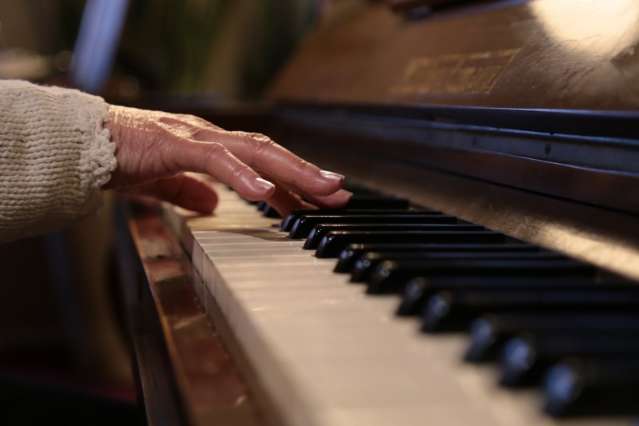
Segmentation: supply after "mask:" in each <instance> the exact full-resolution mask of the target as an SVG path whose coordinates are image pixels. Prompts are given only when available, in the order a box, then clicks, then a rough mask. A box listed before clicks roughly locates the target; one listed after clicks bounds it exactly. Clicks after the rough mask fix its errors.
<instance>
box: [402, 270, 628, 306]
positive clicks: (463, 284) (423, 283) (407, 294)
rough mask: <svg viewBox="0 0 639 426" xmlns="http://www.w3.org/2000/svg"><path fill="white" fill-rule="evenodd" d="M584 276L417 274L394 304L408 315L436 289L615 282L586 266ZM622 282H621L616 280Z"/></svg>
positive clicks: (584, 285) (535, 287)
mask: <svg viewBox="0 0 639 426" xmlns="http://www.w3.org/2000/svg"><path fill="white" fill-rule="evenodd" d="M583 272H584V274H586V276H582V275H581V271H577V272H576V273H575V274H573V272H568V273H565V272H562V273H561V274H560V273H557V275H554V274H552V273H551V276H550V277H548V276H543V275H542V276H537V277H526V276H514V275H509V276H507V277H494V276H493V277H489V276H484V277H480V276H471V277H459V278H456V279H450V278H447V277H444V278H440V279H433V278H425V277H416V278H411V279H410V280H408V282H407V283H406V285H405V286H404V288H403V292H402V300H401V302H400V304H399V307H398V308H397V315H399V316H408V315H418V314H419V313H420V312H421V311H422V309H423V307H424V304H425V303H426V300H428V298H429V297H430V296H432V295H433V293H435V292H440V291H448V290H464V289H467V290H473V291H496V290H511V289H516V290H517V291H522V290H552V289H573V288H575V287H579V288H582V289H588V288H599V287H600V286H601V285H603V284H602V282H605V283H606V285H611V284H614V283H618V282H617V281H615V280H612V279H608V278H606V279H605V280H604V279H602V278H601V277H599V276H598V277H596V279H594V278H591V277H589V275H590V272H589V271H588V270H585V271H583ZM619 284H621V282H619Z"/></svg>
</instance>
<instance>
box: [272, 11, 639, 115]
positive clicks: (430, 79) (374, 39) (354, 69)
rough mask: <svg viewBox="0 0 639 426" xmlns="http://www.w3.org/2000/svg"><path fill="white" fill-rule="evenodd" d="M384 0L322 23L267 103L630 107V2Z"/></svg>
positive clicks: (637, 48) (636, 76)
mask: <svg viewBox="0 0 639 426" xmlns="http://www.w3.org/2000/svg"><path fill="white" fill-rule="evenodd" d="M388 3H389V2H368V3H366V2H364V3H363V5H362V7H360V8H359V9H357V10H356V11H355V12H353V13H352V14H351V15H350V16H348V17H344V18H343V19H341V20H340V21H338V22H333V23H331V24H328V25H325V26H320V28H319V29H318V30H317V31H316V32H315V33H314V34H312V35H311V36H310V37H308V39H307V40H306V41H305V43H304V44H303V46H302V48H300V49H299V53H298V55H297V56H296V57H295V58H294V59H293V61H292V62H290V64H289V65H288V66H287V67H286V68H285V70H284V71H283V72H282V73H281V75H280V77H279V79H278V81H277V83H276V84H275V85H274V87H273V88H272V91H271V93H270V98H271V99H274V100H278V101H287V102H296V103H299V102H304V103H321V104H326V103H330V104H335V103H338V104H343V103H348V104H360V105H361V104H366V105H370V104H375V105H392V106H408V107H415V106H425V105H430V106H432V105H436V106H443V105H448V106H473V107H501V108H522V109H531V108H532V109H564V110H566V109H568V110H572V109H578V110H598V111H602V110H605V111H629V110H639V2H637V1H636V0H606V1H597V0H538V1H495V2H488V3H486V2H481V3H480V4H475V5H473V4H469V3H472V2H463V3H462V4H461V5H460V6H458V7H455V8H449V9H446V10H443V11H439V12H435V13H432V14H430V15H428V16H426V17H424V18H423V19H417V20H415V19H407V18H406V15H404V14H400V13H394V12H393V10H392V8H391V7H390V6H389V4H388ZM416 3H419V2H416Z"/></svg>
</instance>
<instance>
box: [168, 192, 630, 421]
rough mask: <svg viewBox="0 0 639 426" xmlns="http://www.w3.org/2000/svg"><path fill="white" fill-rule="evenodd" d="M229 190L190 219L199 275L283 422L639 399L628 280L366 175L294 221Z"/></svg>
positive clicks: (553, 411) (436, 417)
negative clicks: (362, 187)
mask: <svg viewBox="0 0 639 426" xmlns="http://www.w3.org/2000/svg"><path fill="white" fill-rule="evenodd" d="M218 191H219V194H220V205H219V208H218V211H217V215H216V216H214V217H206V218H191V219H189V220H187V221H186V224H187V226H188V231H187V232H189V240H190V241H191V244H192V260H193V265H194V268H195V270H196V273H197V275H198V276H199V277H200V278H201V283H200V288H199V289H198V291H199V292H200V293H201V296H202V300H206V299H207V297H206V296H205V295H206V294H209V295H211V296H213V297H214V299H215V300H216V302H217V305H218V306H219V309H220V310H221V311H222V314H223V316H224V318H225V321H226V322H227V324H228V326H229V327H230V328H231V330H232V331H233V333H234V335H235V339H236V340H237V342H238V343H239V345H240V346H241V347H242V349H243V352H244V353H245V355H246V357H247V358H248V361H249V363H250V364H251V366H252V370H253V371H254V373H255V374H256V376H257V380H258V381H259V382H260V385H261V388H263V389H264V390H265V391H266V392H267V393H268V394H269V397H270V399H271V401H272V403H273V404H274V405H275V407H276V409H277V410H278V411H279V413H280V414H281V417H282V418H283V421H284V422H285V423H286V424H288V425H304V426H314V425H318V426H319V425H333V426H334V425H349V426H352V425H360V424H361V425H367V426H376V425H405V426H409V425H423V424H433V425H460V426H461V425H464V426H466V425H471V424H472V425H491V426H492V425H504V426H506V425H508V426H514V425H553V424H557V423H559V422H560V424H562V425H600V424H606V425H608V424H614V425H616V424H619V425H629V424H631V422H632V421H631V419H632V417H633V416H635V415H637V414H638V413H639V402H637V401H636V398H633V393H634V391H633V389H636V388H637V386H638V385H639V356H638V355H639V340H638V339H637V338H636V337H637V335H638V331H639V310H638V308H639V287H637V286H636V285H635V284H632V283H627V282H625V281H624V280H622V279H620V278H617V277H613V276H611V275H609V274H606V273H605V272H602V271H599V270H597V269H595V268H594V267H591V266H589V265H586V264H583V263H580V262H577V261H575V260H572V259H569V258H566V257H564V256H563V255H561V254H558V253H554V252H550V251H548V250H545V249H542V248H539V247H535V246H532V245H529V244H526V243H523V242H520V241H517V240H514V239H512V238H509V237H507V236H505V235H503V234H499V233H497V232H492V231H490V230H487V229H485V228H482V227H480V226H477V225H473V224H469V223H465V222H463V221H460V220H457V219H456V218H454V217H450V216H447V215H444V214H442V213H439V212H434V211H430V210H427V209H420V208H415V207H411V206H410V205H409V204H408V202H407V201H406V200H398V199H392V198H380V197H379V195H376V194H374V193H370V192H368V193H367V192H366V191H363V193H362V194H360V195H358V196H357V200H356V201H355V202H354V203H353V205H351V206H349V207H348V209H350V210H347V211H341V210H320V211H313V212H307V214H299V215H297V216H290V217H288V218H286V219H285V220H284V221H281V220H280V219H277V218H273V216H276V213H275V212H274V211H273V210H272V209H270V208H269V207H268V206H267V205H260V206H259V209H258V208H256V207H255V206H252V205H250V204H249V203H247V202H245V201H243V200H241V199H239V198H238V197H237V196H236V195H235V194H234V193H233V192H230V191H228V190H227V189H226V188H224V187H219V188H218ZM364 209H366V210H364ZM258 210H260V211H258ZM176 218H177V215H173V217H172V219H173V220H175V219H176ZM177 220H179V219H177ZM174 224H175V223H174ZM178 226H183V224H179V225H178ZM280 226H281V229H280ZM555 417H562V419H561V421H559V420H556V419H555Z"/></svg>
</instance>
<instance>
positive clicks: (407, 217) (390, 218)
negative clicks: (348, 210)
mask: <svg viewBox="0 0 639 426" xmlns="http://www.w3.org/2000/svg"><path fill="white" fill-rule="evenodd" d="M457 222H458V221H457V219H456V218H454V217H453V216H446V215H443V214H439V213H414V214H404V215H351V216H345V215H317V216H306V217H300V218H299V219H297V220H296V221H295V223H294V224H293V226H292V227H291V230H290V231H289V237H290V238H293V239H300V238H307V237H308V236H309V234H310V232H311V231H312V230H313V228H314V227H316V226H318V225H329V224H340V225H347V224H367V223H377V224H386V223H387V224H446V223H448V224H451V223H457Z"/></svg>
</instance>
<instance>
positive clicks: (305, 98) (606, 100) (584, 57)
mask: <svg viewBox="0 0 639 426" xmlns="http://www.w3.org/2000/svg"><path fill="white" fill-rule="evenodd" d="M416 3H419V2H416ZM638 23H639V4H637V3H636V2H634V1H633V0H615V1H610V2H595V1H579V0H538V1H515V2H509V1H507V2H501V1H497V2H481V3H480V4H477V5H468V4H466V3H463V2H462V4H461V5H459V6H457V7H451V8H445V9H443V10H441V11H437V12H436V13H432V14H430V15H427V16H425V17H422V18H420V19H416V18H415V17H414V16H413V15H411V11H410V10H408V11H406V10H401V13H397V12H393V11H392V10H391V8H389V7H388V5H387V4H386V3H385V2H379V1H378V2H361V3H360V4H358V5H356V6H355V7H353V8H352V10H351V11H350V12H349V13H348V14H347V15H346V16H343V17H341V18H340V19H339V20H335V21H332V22H330V23H329V24H326V25H324V26H320V27H319V28H318V29H317V30H316V31H315V32H314V33H312V34H311V35H310V36H309V37H308V38H307V39H306V40H305V41H304V42H303V43H302V45H301V46H300V48H299V52H298V54H297V55H296V56H295V57H294V58H293V60H292V61H291V63H290V64H289V65H288V66H287V67H286V68H285V69H284V71H283V72H282V73H281V75H280V77H279V78H278V80H277V81H276V83H275V84H274V85H273V87H272V89H271V91H270V93H269V95H268V100H269V102H268V104H267V105H261V106H259V108H251V109H243V108H240V109H224V110H219V109H215V108H211V107H210V106H209V105H206V104H205V103H204V104H201V105H200V104H190V105H163V107H164V108H174V109H175V110H179V111H180V112H191V113H196V114H198V115H202V116H204V117H206V118H209V119H210V120H211V121H213V122H215V123H217V124H221V125H223V126H225V127H227V128H243V129H250V130H256V131H261V132H264V133H267V134H269V135H271V136H272V137H274V139H276V140H277V141H278V142H280V143H282V144H284V145H286V146H288V147H290V148H291V149H293V150H294V151H296V152H298V153H300V154H302V155H303V156H306V157H309V158H311V159H313V160H315V161H316V162H318V163H320V164H321V165H322V166H324V167H326V168H331V169H336V170H338V171H341V172H344V173H346V174H347V175H348V176H349V177H352V178H353V179H354V180H355V181H357V182H358V183H361V184H364V185H366V186H369V187H372V188H375V189H378V190H381V191H383V192H386V193H389V194H393V195H396V196H401V197H406V198H408V199H410V200H411V201H412V202H413V203H416V204H419V205H423V206H427V207H429V208H432V209H436V210H439V211H442V212H445V213H447V214H450V215H454V216H456V217H459V218H461V219H463V220H466V221H468V222H472V223H476V224H481V225H483V226H485V227H487V228H489V229H492V230H495V231H499V232H502V233H504V234H506V235H509V236H512V237H515V238H518V239H520V240H523V241H526V242H530V243H533V244H536V245H538V246H541V247H545V248H549V249H553V250H556V251H558V252H562V253H565V254H567V255H569V256H570V257H573V258H575V259H579V260H582V261H585V262H587V263H590V264H593V265H596V266H598V267H601V268H603V269H605V270H608V271H611V272H614V273H616V274H619V275H621V276H624V277H626V278H630V279H633V280H637V279H639V267H638V265H639V221H638V220H637V216H636V215H637V213H638V212H639V185H637V183H638V179H637V176H638V175H637V173H638V172H639V161H637V160H638V159H639V158H638V157H639V154H638V148H639V53H638V52H639V25H638ZM234 202H235V201H229V203H230V204H233V203H234ZM222 209H224V207H223V206H222ZM127 211H128V212H129V214H128V216H127V217H126V218H124V219H125V220H126V223H128V227H129V228H130V230H131V236H132V243H133V244H131V240H130V239H129V237H128V236H127V235H125V234H126V233H123V236H122V238H121V239H120V240H121V249H122V252H123V253H128V254H133V253H135V252H137V254H138V255H139V257H140V259H141V265H142V270H143V271H144V272H145V276H146V280H143V285H142V286H141V287H137V286H135V285H134V284H133V283H132V282H131V283H130V285H131V288H129V289H128V296H127V300H128V306H129V319H130V323H131V324H132V325H133V336H134V339H133V343H134V348H135V352H136V357H137V363H138V366H139V371H140V376H141V378H142V380H141V383H142V388H143V394H144V397H145V402H146V404H147V409H148V414H149V416H148V417H149V419H150V420H151V422H152V423H157V424H174V423H183V424H196V425H204V424H238V425H253V424H278V425H279V424H287V425H288V424H291V425H297V424H304V425H306V424H308V425H312V424H318V425H320V424H375V423H374V422H373V420H372V419H371V418H370V417H367V415H366V413H365V412H364V410H361V411H359V412H357V414H353V415H352V417H350V418H349V417H339V416H336V417H334V418H331V417H330V416H327V417H322V416H321V415H320V416H318V415H315V414H308V413H306V412H305V409H306V408H308V407H305V406H304V403H306V402H307V400H305V399H304V396H300V395H295V392H294V391H295V390H296V389H298V388H299V387H297V386H296V385H295V384H293V385H291V387H289V388H287V389H284V388H278V386H281V383H289V384H290V380H289V379H290V378H285V379H281V378H280V379H281V380H279V381H278V379H277V378H275V379H274V378H273V375H275V376H277V373H273V372H268V374H267V373H265V372H264V368H263V367H264V366H263V365H258V364H259V362H256V356H257V357H259V356H260V355H259V354H258V355H256V354H254V353H246V351H247V347H246V345H245V344H244V343H245V341H243V338H242V337H241V336H238V330H237V328H236V327H237V323H235V324H231V326H229V322H232V321H229V319H228V318H225V314H228V311H227V310H228V304H227V305H224V306H220V304H224V303H227V301H220V300H216V298H215V297H214V296H212V295H211V293H214V292H207V291H206V289H207V288H208V287H207V286H211V285H213V284H211V281H212V280H214V278H213V277H212V276H211V275H214V273H213V272H211V271H208V272H207V271H205V267H204V266H203V265H205V264H206V263H207V262H210V259H208V258H207V256H206V253H205V252H202V251H201V250H200V251H198V249H197V248H198V246H197V241H196V240H197V231H198V230H199V229H203V228H202V227H204V228H206V227H207V226H211V227H212V228H216V227H218V228H219V227H220V226H221V225H220V224H219V222H215V220H218V221H219V220H224V219H223V212H224V210H222V213H221V214H220V218H218V219H214V221H213V222H207V220H208V219H202V218H195V219H188V218H186V217H185V216H180V215H178V214H177V213H175V212H174V211H172V210H171V209H168V210H166V211H164V212H158V211H153V210H150V211H149V210H144V211H140V210H139V209H131V208H128V209H127ZM229 214H230V215H233V214H235V213H234V211H230V213H229ZM251 220H254V219H251ZM255 220H257V222H251V223H253V226H256V227H257V226H264V227H266V228H268V226H269V225H270V224H271V223H272V222H268V221H266V222H260V220H259V219H255ZM223 225H224V226H226V227H230V228H233V226H232V224H231V223H230V222H228V221H227V222H224V224H223ZM224 226H222V227H224ZM122 228H124V226H123V227H122ZM122 228H121V230H122ZM194 241H195V242H194ZM128 262H131V260H128ZM198 262H199V263H198ZM218 278H219V277H218ZM133 288H137V289H138V290H137V292H135V291H133V290H132V289H133ZM198 289H199V290H198ZM196 293H199V296H197V297H196ZM362 297H363V296H362ZM293 320H294V318H291V321H293ZM158 323H159V326H158ZM149 324H155V325H149ZM415 338H416V339H417V338H418V336H415ZM331 349H332V350H334V351H335V352H336V353H339V350H340V348H339V347H334V348H331ZM229 354H232V355H229ZM433 362H441V360H437V359H435V360H433ZM451 365H453V366H454V363H453V364H450V365H446V366H442V368H452V367H451ZM337 368H338V367H337V366H336V369H337ZM465 368H466V367H462V366H461V365H460V366H459V369H460V370H459V372H457V373H455V374H457V377H456V379H455V380H457V381H458V382H460V380H461V381H462V382H463V379H464V378H465V379H466V380H467V383H466V386H470V387H473V386H475V388H476V389H474V390H471V391H469V392H470V393H471V394H472V393H473V392H478V389H480V390H483V391H484V392H485V393H491V394H490V395H484V397H483V398H484V399H482V401H483V403H485V404H486V406H485V407H482V408H480V409H477V411H472V413H479V414H477V415H479V416H482V415H483V416H485V418H476V424H513V425H514V424H555V423H554V420H551V419H549V418H546V417H544V416H543V415H540V414H539V415H538V414H533V413H534V412H536V411H535V410H532V409H531V410H524V413H523V414H522V412H521V407H522V404H523V403H522V402H521V401H516V402H513V401H511V400H510V399H509V398H510V397H509V396H504V393H505V391H502V390H499V389H498V388H497V387H495V388H494V389H493V388H491V387H490V386H488V385H487V384H486V383H488V381H483V382H481V380H484V379H477V378H473V377H474V376H472V374H475V373H467V370H466V369H465ZM336 371H338V370H336ZM482 374H483V373H482ZM287 380H289V381H287ZM478 380H479V381H478ZM274 382H275V383H276V384H275V385H274V384H273V383H274ZM462 382H460V383H462ZM480 382H481V383H482V384H479V383H480ZM392 383H393V382H389V386H388V388H386V389H379V392H394V391H396V389H393V385H392ZM458 385H459V383H458ZM462 385H463V383H462ZM462 385H459V386H462ZM423 386H424V389H428V385H427V384H424V385H423ZM482 386H483V387H482ZM444 387H445V386H444ZM462 387H463V386H462ZM301 388H304V386H301ZM274 389H279V390H281V391H282V392H283V394H281V395H274V394H273V392H274ZM354 389H355V390H356V389H357V388H356V387H354ZM445 390H448V391H450V388H448V389H442V392H444V391H445ZM287 392H288V393H287ZM431 393H432V392H431ZM477 395H479V394H477ZM431 399H432V396H431ZM514 399H515V400H517V397H515V398H514ZM444 404H445V402H444ZM424 406H428V407H430V408H431V412H430V413H429V412H424V414H423V423H425V424H464V421H466V420H467V419H468V418H469V417H468V416H466V415H464V413H463V412H462V411H463V410H461V409H460V407H459V406H456V405H454V404H451V408H450V409H449V410H448V411H447V410H442V411H440V412H434V410H432V407H431V406H429V405H428V404H425V405H424ZM500 407H502V409H503V412H501V413H500ZM517 407H518V408H517ZM376 408H379V407H376ZM413 408H414V407H413ZM518 409H519V410H520V412H517V413H515V412H514V411H517V410H518ZM513 410H514V411H513ZM373 411H374V410H373ZM403 414H404V413H397V419H398V421H399V419H404V417H402V415H403ZM429 416H430V417H429ZM408 417H410V416H408V415H407V417H406V418H408ZM382 418H383V416H382ZM388 418H392V416H391V415H389V417H388ZM331 419H332V420H331ZM429 419H430V421H431V422H432V423H429V422H428V420H429ZM378 420H379V419H378ZM413 420H414V417H413ZM379 421H380V423H379V424H391V423H385V422H383V421H382V420H379ZM499 422H501V423H499ZM415 424H417V423H415ZM564 424H571V425H572V424H584V425H586V424H588V425H590V424H631V420H630V419H628V418H620V419H614V420H613V419H607V418H604V419H592V418H585V419H584V418H582V419H577V420H574V419H573V420H568V421H564Z"/></svg>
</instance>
